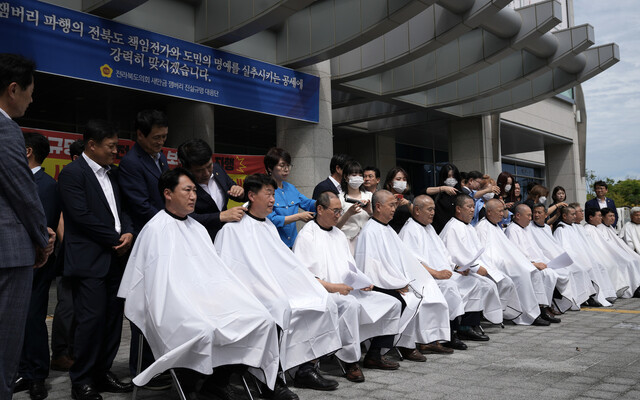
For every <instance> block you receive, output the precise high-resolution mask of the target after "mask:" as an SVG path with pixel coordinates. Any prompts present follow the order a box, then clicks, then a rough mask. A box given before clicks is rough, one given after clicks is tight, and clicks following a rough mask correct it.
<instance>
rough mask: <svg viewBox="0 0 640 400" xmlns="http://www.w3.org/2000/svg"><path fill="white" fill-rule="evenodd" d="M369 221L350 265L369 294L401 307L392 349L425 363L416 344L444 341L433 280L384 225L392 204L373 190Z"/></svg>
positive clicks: (443, 315)
mask: <svg viewBox="0 0 640 400" xmlns="http://www.w3.org/2000/svg"><path fill="white" fill-rule="evenodd" d="M371 204H372V208H373V216H372V217H371V219H370V220H369V221H368V222H367V223H366V224H365V226H364V227H363V228H362V231H360V236H359V237H358V241H357V242H356V254H355V260H356V265H357V266H358V268H359V269H360V270H361V271H362V272H364V273H365V274H366V275H367V276H368V277H369V278H370V279H371V281H372V282H373V284H374V286H375V287H374V290H377V291H380V292H382V293H385V294H388V295H390V296H393V297H395V298H396V299H398V300H400V302H401V303H402V316H401V317H400V335H399V337H398V338H397V343H396V346H398V347H399V349H400V353H401V354H402V356H403V357H404V358H406V359H408V360H411V361H422V362H424V361H426V360H427V359H426V357H425V356H423V355H422V354H420V352H419V351H418V350H417V349H416V344H427V343H432V342H435V341H438V340H449V338H450V337H451V330H450V328H449V309H448V307H447V302H446V300H445V299H444V296H443V295H442V292H440V289H439V288H438V285H437V284H436V283H435V280H434V279H433V278H432V277H431V275H429V274H425V273H424V268H423V267H422V265H421V264H420V261H419V260H418V259H417V258H416V256H415V255H413V253H412V251H411V250H410V249H409V248H407V246H406V245H405V244H404V243H403V242H402V240H400V238H399V237H398V234H397V233H396V232H395V231H394V230H393V228H391V227H390V226H389V225H388V224H389V221H391V220H392V219H393V214H394V213H395V211H396V205H397V199H396V198H395V197H394V196H393V194H391V192H389V191H388V190H378V191H376V192H375V193H374V194H373V197H372V199H371Z"/></svg>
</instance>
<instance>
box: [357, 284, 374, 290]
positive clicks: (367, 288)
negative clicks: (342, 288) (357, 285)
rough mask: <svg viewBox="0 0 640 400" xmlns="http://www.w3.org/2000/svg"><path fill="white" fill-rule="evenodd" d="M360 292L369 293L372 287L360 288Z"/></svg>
mask: <svg viewBox="0 0 640 400" xmlns="http://www.w3.org/2000/svg"><path fill="white" fill-rule="evenodd" d="M360 290H362V291H363V292H370V291H372V290H373V285H371V286H369V287H366V288H362V289H360Z"/></svg>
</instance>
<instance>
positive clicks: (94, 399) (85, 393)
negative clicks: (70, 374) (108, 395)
mask: <svg viewBox="0 0 640 400" xmlns="http://www.w3.org/2000/svg"><path fill="white" fill-rule="evenodd" d="M71 398H72V399H75V400H102V396H100V393H98V391H97V390H96V389H95V388H94V387H93V386H91V385H71Z"/></svg>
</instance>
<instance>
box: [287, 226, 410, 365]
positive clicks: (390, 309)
mask: <svg viewBox="0 0 640 400" xmlns="http://www.w3.org/2000/svg"><path fill="white" fill-rule="evenodd" d="M293 252H294V253H295V254H296V255H297V256H298V258H300V260H302V262H303V265H305V266H306V267H307V268H309V271H311V273H312V274H313V275H315V276H316V277H318V278H320V279H322V280H323V281H325V282H330V283H344V282H345V281H346V280H347V279H348V276H349V274H350V267H351V268H355V265H356V262H355V260H354V259H353V255H351V249H350V247H349V239H347V237H346V235H345V234H344V233H343V232H342V231H341V230H340V229H338V228H335V227H332V228H331V229H330V230H325V229H323V228H321V227H320V226H319V225H318V224H317V223H316V222H315V221H313V222H310V223H308V224H305V226H304V228H302V230H300V232H299V233H298V237H297V238H296V242H295V244H294V245H293ZM360 273H361V272H360ZM359 289H361V288H354V290H352V291H351V293H350V294H348V295H346V296H343V295H341V294H340V293H331V294H330V295H329V296H331V298H332V299H333V300H334V301H335V302H336V304H337V305H338V314H339V317H340V338H341V340H342V349H340V350H339V351H338V352H337V353H336V356H338V358H340V359H341V360H342V361H344V362H347V363H354V362H358V361H359V360H360V356H361V355H362V354H361V351H360V343H361V342H363V341H365V340H367V339H370V338H372V337H375V336H382V335H397V334H398V333H399V328H400V327H399V321H400V311H401V305H400V302H399V301H398V300H396V299H394V298H393V297H391V296H387V295H386V294H384V293H379V292H370V291H367V292H365V291H362V290H359Z"/></svg>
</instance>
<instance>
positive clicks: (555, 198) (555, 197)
mask: <svg viewBox="0 0 640 400" xmlns="http://www.w3.org/2000/svg"><path fill="white" fill-rule="evenodd" d="M560 191H563V192H564V199H565V201H566V200H567V191H566V190H565V189H564V188H563V187H562V186H556V187H554V188H553V192H551V200H553V201H554V202H555V203H557V202H558V192H560Z"/></svg>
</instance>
